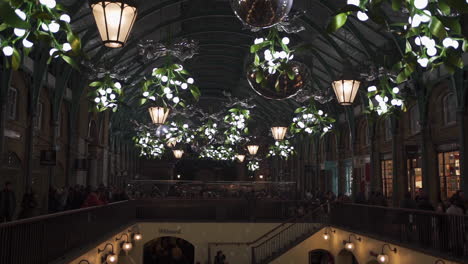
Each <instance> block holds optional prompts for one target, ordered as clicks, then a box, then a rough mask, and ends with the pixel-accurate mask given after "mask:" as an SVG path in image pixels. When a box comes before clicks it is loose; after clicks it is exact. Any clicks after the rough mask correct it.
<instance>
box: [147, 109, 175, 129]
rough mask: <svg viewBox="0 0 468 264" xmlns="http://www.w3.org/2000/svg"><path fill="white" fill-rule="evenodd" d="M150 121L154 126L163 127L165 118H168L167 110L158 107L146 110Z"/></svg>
mask: <svg viewBox="0 0 468 264" xmlns="http://www.w3.org/2000/svg"><path fill="white" fill-rule="evenodd" d="M148 111H149V114H150V116H151V120H152V121H153V124H155V125H163V124H164V123H166V120H167V117H168V116H169V112H170V111H169V108H164V107H160V106H155V107H150V108H148Z"/></svg>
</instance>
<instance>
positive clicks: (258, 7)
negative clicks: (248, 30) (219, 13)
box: [231, 0, 293, 28]
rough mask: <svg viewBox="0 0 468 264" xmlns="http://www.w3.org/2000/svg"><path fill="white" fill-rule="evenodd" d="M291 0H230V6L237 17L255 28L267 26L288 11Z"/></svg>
mask: <svg viewBox="0 0 468 264" xmlns="http://www.w3.org/2000/svg"><path fill="white" fill-rule="evenodd" d="M292 5H293V0H231V6H232V10H233V11H234V13H235V14H236V15H237V17H239V19H240V20H241V21H242V22H243V23H244V24H247V25H249V26H252V27H255V28H269V27H272V26H274V25H276V24H278V23H279V22H281V21H282V20H283V19H284V17H285V16H286V15H287V14H288V13H289V11H290V10H291V8H292Z"/></svg>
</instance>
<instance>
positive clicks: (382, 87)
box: [367, 78, 406, 115]
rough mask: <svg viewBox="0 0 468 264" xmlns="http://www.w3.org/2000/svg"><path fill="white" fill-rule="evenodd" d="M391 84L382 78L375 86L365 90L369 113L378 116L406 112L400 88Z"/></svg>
mask: <svg viewBox="0 0 468 264" xmlns="http://www.w3.org/2000/svg"><path fill="white" fill-rule="evenodd" d="M391 84H392V82H391V81H390V80H388V79H386V78H382V79H381V80H380V82H379V84H378V85H377V86H375V85H371V86H369V87H368V88H367V97H368V98H369V105H368V110H369V111H375V112H377V114H378V115H386V114H390V113H392V112H393V111H395V110H403V111H406V106H405V104H404V101H403V97H402V96H401V92H400V88H399V87H398V86H397V85H391Z"/></svg>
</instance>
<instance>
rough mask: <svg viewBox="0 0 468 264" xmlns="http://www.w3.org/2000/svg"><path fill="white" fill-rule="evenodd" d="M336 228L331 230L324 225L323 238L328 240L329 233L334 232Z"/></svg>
mask: <svg viewBox="0 0 468 264" xmlns="http://www.w3.org/2000/svg"><path fill="white" fill-rule="evenodd" d="M335 232H336V230H333V229H332V228H331V227H329V226H327V227H325V233H323V239H325V240H329V239H330V237H331V233H335Z"/></svg>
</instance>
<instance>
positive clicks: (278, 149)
mask: <svg viewBox="0 0 468 264" xmlns="http://www.w3.org/2000/svg"><path fill="white" fill-rule="evenodd" d="M294 153H295V151H294V147H293V146H291V143H290V142H289V140H283V141H276V142H275V144H274V145H273V146H270V150H269V152H268V156H269V157H276V156H278V157H280V158H284V159H288V158H289V157H290V156H292V155H294Z"/></svg>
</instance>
